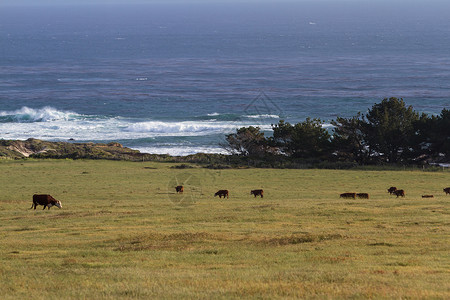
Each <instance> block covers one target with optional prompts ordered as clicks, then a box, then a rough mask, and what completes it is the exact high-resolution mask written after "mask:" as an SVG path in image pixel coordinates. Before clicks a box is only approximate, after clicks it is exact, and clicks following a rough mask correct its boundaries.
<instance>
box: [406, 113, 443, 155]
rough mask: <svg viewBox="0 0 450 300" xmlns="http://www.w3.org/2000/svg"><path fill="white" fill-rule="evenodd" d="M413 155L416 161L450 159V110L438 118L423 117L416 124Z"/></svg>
mask: <svg viewBox="0 0 450 300" xmlns="http://www.w3.org/2000/svg"><path fill="white" fill-rule="evenodd" d="M416 133H417V134H416V139H415V143H414V147H413V148H414V154H415V158H416V159H417V160H420V159H424V160H431V161H440V160H442V161H447V160H448V158H449V157H450V110H448V109H445V108H444V109H443V110H442V112H441V114H440V115H438V116H431V117H428V116H426V115H423V116H422V117H421V118H420V120H419V121H418V122H416Z"/></svg>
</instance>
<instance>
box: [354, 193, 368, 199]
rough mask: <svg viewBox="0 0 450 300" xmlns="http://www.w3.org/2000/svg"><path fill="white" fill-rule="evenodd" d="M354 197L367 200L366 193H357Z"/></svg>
mask: <svg viewBox="0 0 450 300" xmlns="http://www.w3.org/2000/svg"><path fill="white" fill-rule="evenodd" d="M356 196H357V197H358V198H361V199H369V194H368V193H358V194H356Z"/></svg>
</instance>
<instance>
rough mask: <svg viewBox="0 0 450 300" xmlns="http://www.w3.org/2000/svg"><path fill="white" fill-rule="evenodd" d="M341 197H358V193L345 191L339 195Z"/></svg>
mask: <svg viewBox="0 0 450 300" xmlns="http://www.w3.org/2000/svg"><path fill="white" fill-rule="evenodd" d="M339 198H353V199H356V193H343V194H340V195H339Z"/></svg>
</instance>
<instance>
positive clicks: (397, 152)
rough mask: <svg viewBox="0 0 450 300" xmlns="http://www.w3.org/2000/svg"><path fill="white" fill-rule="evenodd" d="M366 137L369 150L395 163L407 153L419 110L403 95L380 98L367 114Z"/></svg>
mask: <svg viewBox="0 0 450 300" xmlns="http://www.w3.org/2000/svg"><path fill="white" fill-rule="evenodd" d="M366 118H367V132H366V135H367V136H366V138H367V143H368V146H369V148H370V149H371V150H374V151H376V152H377V153H378V154H379V156H380V158H382V160H384V161H386V162H391V163H396V162H399V161H400V160H401V159H402V158H404V157H406V156H408V152H409V151H410V149H411V145H412V140H413V137H414V134H415V132H414V123H415V122H417V121H418V120H419V114H418V113H416V112H415V111H414V110H413V108H412V106H408V107H406V105H405V102H404V101H403V99H397V98H389V99H387V98H386V99H383V101H381V103H378V104H375V105H374V106H373V107H372V108H371V109H370V110H369V112H368V114H367V115H366Z"/></svg>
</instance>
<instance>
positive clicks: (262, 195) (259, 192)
mask: <svg viewBox="0 0 450 300" xmlns="http://www.w3.org/2000/svg"><path fill="white" fill-rule="evenodd" d="M250 195H255V198H256V196H261V198H263V197H264V191H263V190H252V191H251V192H250Z"/></svg>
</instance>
